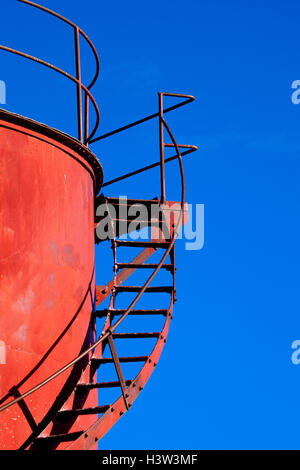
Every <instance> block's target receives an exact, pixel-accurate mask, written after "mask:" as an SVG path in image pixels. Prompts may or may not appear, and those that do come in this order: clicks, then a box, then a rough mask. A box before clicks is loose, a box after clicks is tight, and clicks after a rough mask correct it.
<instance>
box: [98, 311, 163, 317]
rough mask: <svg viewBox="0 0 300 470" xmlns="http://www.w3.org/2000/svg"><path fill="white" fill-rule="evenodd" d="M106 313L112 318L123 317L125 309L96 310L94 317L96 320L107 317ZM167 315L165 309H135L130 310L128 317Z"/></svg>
mask: <svg viewBox="0 0 300 470" xmlns="http://www.w3.org/2000/svg"><path fill="white" fill-rule="evenodd" d="M108 312H110V313H111V314H112V315H113V316H116V315H123V314H124V313H125V312H126V310H125V309H110V310H108V309H104V310H96V312H94V315H95V316H96V317H97V318H104V317H106V316H107V314H108ZM167 314H168V310H166V309H154V310H147V309H144V310H142V309H138V310H137V309H136V310H131V311H130V312H129V314H128V315H163V316H164V317H166V316H167Z"/></svg>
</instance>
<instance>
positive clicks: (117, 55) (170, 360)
mask: <svg viewBox="0 0 300 470" xmlns="http://www.w3.org/2000/svg"><path fill="white" fill-rule="evenodd" d="M43 5H45V6H47V7H49V8H51V9H53V10H56V11H58V12H60V13H61V14H63V15H65V16H67V17H69V18H70V19H71V20H73V21H74V22H76V23H78V24H79V26H80V27H81V28H82V29H83V30H85V31H86V32H87V34H88V35H89V36H90V37H91V39H92V40H93V41H94V43H95V45H96V47H97V49H98V51H99V55H100V59H101V77H100V79H99V81H98V83H97V85H96V87H95V89H94V95H95V97H96V99H97V101H98V103H99V106H100V111H101V127H100V132H101V133H105V132H107V131H109V130H111V129H113V128H116V127H119V126H122V125H124V124H126V123H128V122H131V121H134V120H136V119H139V118H141V117H143V116H144V115H146V114H150V113H153V112H156V111H157V94H156V93H157V91H169V92H175V93H176V92H179V93H180V92H181V93H190V94H193V95H195V96H196V98H197V101H196V102H195V103H193V104H191V105H188V106H187V107H186V108H182V109H181V110H179V111H177V112H175V113H174V114H172V116H171V114H169V115H168V122H169V123H170V125H171V126H172V129H173V130H174V133H175V135H176V138H177V140H178V141H179V142H181V143H190V144H195V145H197V146H198V148H199V150H198V152H197V153H194V154H192V155H190V156H188V157H186V159H185V162H184V164H185V174H186V181H187V195H186V198H187V201H188V202H190V203H192V204H196V203H202V204H204V205H205V244H204V247H203V249H202V250H200V251H186V250H185V245H184V241H179V242H178V249H177V264H178V267H179V270H178V276H177V293H178V298H179V301H178V302H177V304H176V305H175V314H174V317H175V318H174V321H173V323H172V328H171V331H170V337H169V340H168V343H167V347H166V348H165V350H164V352H163V355H162V358H161V361H160V363H159V366H158V368H157V370H156V371H155V373H154V374H153V375H152V377H151V379H150V382H149V383H148V385H147V387H146V388H145V390H144V391H143V393H142V394H141V396H140V397H139V398H138V400H137V401H136V403H135V405H134V407H133V408H132V409H131V410H130V412H129V413H127V414H126V415H125V416H124V417H123V418H122V419H121V420H120V421H119V422H118V424H117V425H116V426H115V427H114V428H113V429H112V430H111V431H110V432H109V434H107V435H106V437H105V438H104V439H103V440H102V447H103V448H105V449H143V448H147V449H253V448H255V449H261V448H262V449H265V448H266V449H289V448H293V449H299V438H298V421H299V418H300V407H299V403H298V400H297V392H298V388H299V385H300V380H299V377H300V365H299V366H296V365H294V364H293V363H292V362H291V354H292V349H291V344H292V342H293V341H294V340H296V339H299V336H300V319H299V311H300V298H299V262H300V248H299V243H298V241H299V235H300V219H299V201H300V194H299V191H300V190H299V177H300V157H299V151H300V132H299V129H300V105H298V106H297V105H295V104H293V103H292V101H291V95H292V91H293V90H292V89H291V84H292V82H293V81H294V80H297V79H300V62H299V58H298V56H299V49H300V39H299V24H298V23H299V21H298V18H299V13H300V7H299V2H297V1H292V0H288V1H286V2H280V1H278V0H273V1H272V2H271V1H269V0H266V1H265V2H259V1H257V0H252V1H245V0H241V1H237V0H235V1H230V0H229V1H227V2H223V1H221V0H218V1H216V0H211V1H209V2H208V1H206V2H205V1H196V0H186V1H184V2H182V1H181V2H179V1H177V0H173V1H172V2H171V1H170V0H168V1H157V0H153V1H152V2H147V3H146V2H138V1H128V2H122V1H120V0H116V1H115V2H102V1H98V0H86V2H84V3H83V2H81V1H79V0H72V1H69V0H64V1H58V0H44V1H43ZM83 5H84V6H85V7H86V10H85V11H83ZM1 20H2V21H1V33H0V36H1V39H0V42H1V43H2V44H5V45H8V46H10V47H15V48H18V49H20V50H22V51H24V52H29V53H31V54H33V55H36V56H38V57H40V58H43V59H45V60H47V61H49V62H52V63H55V64H56V65H57V66H60V67H62V68H64V69H66V70H67V71H69V72H70V73H74V63H73V56H72V52H73V48H72V47H73V46H72V40H73V37H72V32H71V31H70V30H69V29H68V28H65V27H64V26H63V25H61V24H60V23H59V22H58V21H57V20H55V19H52V18H48V17H47V16H46V15H45V14H43V13H41V12H38V11H35V10H34V9H31V8H29V7H26V6H23V5H21V4H19V3H18V2H15V1H11V2H9V3H8V2H6V3H5V7H3V6H2V11H1ZM51 28H54V30H53V31H54V33H55V34H54V35H53V36H51ZM0 64H1V67H0V80H4V81H5V82H6V85H7V104H6V106H5V109H8V110H11V111H13V112H18V113H20V114H23V115H25V116H29V117H32V118H34V119H36V120H39V121H42V122H46V123H47V124H49V125H52V126H54V127H58V128H59V129H62V130H64V131H65V132H69V133H71V134H74V133H75V131H76V126H75V123H76V115H75V112H76V109H75V105H74V99H75V90H74V87H72V85H70V84H69V83H67V82H66V81H65V80H64V79H63V78H61V77H59V76H56V74H54V73H53V72H51V71H48V70H43V69H42V68H40V67H39V66H38V65H36V64H32V63H27V62H26V61H25V60H23V59H21V58H20V59H19V58H15V57H13V56H10V55H9V54H6V53H4V52H2V53H1V59H0ZM84 66H85V69H84V70H85V76H86V80H87V81H88V80H89V77H90V76H91V73H92V68H91V67H90V65H89V60H88V54H87V55H85V54H84ZM41 103H43V105H41ZM93 151H94V152H95V153H96V154H97V156H98V158H99V159H100V161H101V163H102V165H103V168H104V173H105V179H106V180H108V179H111V178H113V177H115V176H118V175H119V174H122V173H123V172H126V171H129V170H131V169H135V168H136V167H139V166H142V165H144V164H147V163H151V162H153V161H156V160H157V158H158V132H157V123H150V124H147V125H144V126H143V127H141V128H140V129H133V130H130V131H128V132H127V133H126V134H124V135H119V136H116V137H112V138H110V139H107V140H106V141H101V142H99V143H97V144H95V145H94V146H93ZM168 171H169V172H170V173H168V174H169V175H171V176H174V179H173V180H170V178H169V180H170V181H169V186H168V190H169V193H168V194H170V195H171V196H170V198H173V197H175V196H176V194H179V190H178V187H177V184H176V177H177V175H178V172H177V168H176V166H175V164H170V165H169V167H168ZM156 183H157V187H156V186H155V185H156ZM106 194H108V195H114V196H117V195H119V194H121V195H124V194H127V195H128V197H146V198H147V197H149V198H152V197H154V196H156V195H159V181H158V173H157V172H155V171H153V172H152V173H149V174H148V175H145V176H139V177H137V178H136V179H134V180H127V182H123V183H120V184H119V185H115V186H114V187H113V186H111V188H110V189H109V191H108V192H107V193H106ZM97 262H98V266H99V265H100V264H101V263H102V258H101V256H100V255H98V254H97ZM99 269H100V268H98V273H99ZM110 272H111V271H110ZM97 276H99V278H100V274H97Z"/></svg>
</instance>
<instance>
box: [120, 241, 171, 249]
mask: <svg viewBox="0 0 300 470" xmlns="http://www.w3.org/2000/svg"><path fill="white" fill-rule="evenodd" d="M116 245H117V246H127V247H133V248H148V247H149V248H165V249H167V248H168V247H169V246H170V243H168V242H154V241H150V242H149V241H143V242H138V241H129V240H116Z"/></svg>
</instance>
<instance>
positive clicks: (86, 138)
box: [0, 0, 100, 146]
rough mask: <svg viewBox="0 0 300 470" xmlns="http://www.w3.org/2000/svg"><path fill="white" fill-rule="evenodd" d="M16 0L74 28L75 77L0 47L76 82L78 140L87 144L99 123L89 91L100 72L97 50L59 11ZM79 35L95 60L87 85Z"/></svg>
mask: <svg viewBox="0 0 300 470" xmlns="http://www.w3.org/2000/svg"><path fill="white" fill-rule="evenodd" d="M18 1H19V2H21V3H25V4H27V5H30V6H33V7H35V8H38V9H39V10H42V11H45V12H46V13H49V14H51V15H53V16H55V17H56V18H58V19H60V20H62V21H64V22H65V23H67V24H69V25H70V26H72V27H73V29H74V33H75V58H76V75H77V76H76V78H75V77H73V76H72V75H71V74H69V73H67V72H65V71H64V70H62V69H59V68H58V67H56V66H54V65H52V64H49V63H48V62H45V61H44V60H41V59H38V58H36V57H34V56H31V55H29V54H25V53H24V52H21V51H18V50H16V49H11V48H9V47H6V46H2V45H0V49H2V50H4V51H6V52H11V53H13V54H16V55H19V56H21V57H24V58H26V59H29V60H33V61H35V62H37V63H39V64H41V65H44V66H46V67H48V68H50V69H52V70H54V71H56V72H58V73H60V74H62V75H64V76H65V77H66V78H68V79H69V80H72V81H73V82H75V83H76V85H77V114H78V115H77V119H78V140H80V141H81V142H82V143H84V144H85V145H87V146H88V144H89V142H90V141H91V139H92V138H93V137H94V135H95V134H96V132H97V129H98V127H99V124H100V111H99V108H98V105H97V103H96V100H95V99H94V97H93V96H92V94H91V92H90V89H91V88H92V87H93V85H94V84H95V83H96V81H97V78H98V76H99V72H100V60H99V56H98V53H97V50H96V48H95V46H94V44H93V43H92V41H91V40H90V39H89V37H88V36H87V35H86V33H85V32H84V31H82V29H80V28H79V27H78V26H77V25H76V24H75V23H73V22H72V21H70V20H68V19H67V18H65V17H63V16H62V15H60V14H59V13H56V12H54V11H52V10H50V9H49V8H46V7H44V6H42V5H39V4H37V3H34V2H31V1H29V0H18ZM79 35H82V37H83V38H84V39H85V40H86V41H87V43H88V44H89V46H90V48H91V49H92V52H93V54H94V57H95V60H96V72H95V75H94V77H93V79H92V81H91V83H90V84H89V85H88V86H85V85H83V83H82V81H81V64H80V45H79ZM82 91H84V93H85V112H84V119H85V133H84V134H85V135H84V137H83V126H82V120H83V109H82V95H81V94H82ZM89 99H90V100H91V101H92V103H93V107H94V109H95V112H96V123H95V125H94V128H93V130H92V132H91V133H90V134H89Z"/></svg>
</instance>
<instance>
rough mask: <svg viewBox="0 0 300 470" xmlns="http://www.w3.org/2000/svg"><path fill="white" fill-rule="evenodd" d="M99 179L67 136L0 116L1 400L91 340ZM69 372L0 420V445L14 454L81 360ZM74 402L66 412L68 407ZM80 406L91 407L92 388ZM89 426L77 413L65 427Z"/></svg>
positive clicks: (81, 370)
mask: <svg viewBox="0 0 300 470" xmlns="http://www.w3.org/2000/svg"><path fill="white" fill-rule="evenodd" d="M102 177H103V172H102V168H101V165H100V164H99V162H98V160H97V159H96V157H95V156H94V155H93V154H92V153H91V152H90V151H89V150H88V149H87V148H86V147H85V146H83V145H82V144H81V143H80V142H79V141H77V140H76V139H73V138H71V137H70V136H67V135H65V134H63V133H61V132H59V131H56V130H54V129H51V128H49V127H47V126H44V125H41V124H39V123H36V122H34V121H31V120H28V119H25V118H22V117H21V116H17V115H14V114H12V113H8V112H6V111H0V194H1V196H0V200H1V205H0V221H1V222H0V223H1V230H0V279H1V291H0V311H1V315H0V346H1V347H0V399H1V398H2V404H3V403H5V402H6V401H7V400H11V399H12V398H13V397H17V396H18V394H23V393H24V392H26V391H27V390H28V389H30V388H32V387H33V386H35V385H37V384H38V383H39V382H41V381H43V380H44V379H45V378H46V377H48V376H49V375H51V374H52V373H53V372H55V371H57V370H58V369H59V368H61V367H62V366H63V365H64V364H66V363H67V362H68V361H70V360H72V359H73V358H74V357H76V356H77V355H78V354H79V353H80V351H81V350H82V348H85V347H86V346H88V345H90V344H91V343H92V342H93V341H94V339H95V338H94V335H95V332H94V328H93V324H92V322H91V312H92V310H93V307H94V302H95V289H94V276H95V265H94V196H95V194H96V193H97V192H98V191H99V189H100V187H101V184H102ZM85 360H88V358H87V359H85ZM75 369H76V368H75ZM76 370H77V371H76ZM76 370H75V371H74V369H73V370H72V369H69V370H67V371H66V372H64V373H63V374H61V375H59V376H58V377H57V378H56V379H54V380H53V381H51V382H50V383H49V384H47V385H46V386H44V387H42V388H41V389H40V390H38V391H37V392H35V393H34V394H32V395H30V396H28V397H27V398H26V399H25V400H22V401H20V402H19V403H18V404H16V405H14V406H12V407H10V408H8V409H6V410H5V411H4V412H2V413H1V414H0V428H1V431H2V432H1V433H0V448H1V449H17V448H19V447H20V446H21V445H22V443H23V442H24V441H25V440H26V438H27V437H28V436H29V435H30V434H31V433H32V432H34V430H35V428H36V426H38V425H39V423H40V422H41V421H43V420H45V419H47V413H48V412H49V410H50V409H51V407H52V406H55V403H57V405H58V406H59V403H60V402H61V401H62V402H63V400H64V399H65V397H68V393H69V390H71V388H72V383H73V382H74V383H76V382H77V381H78V376H79V375H80V374H86V373H87V371H86V370H85V365H84V364H79V366H78V367H77V369H76ZM91 380H93V378H91ZM73 399H74V397H73V396H72V395H70V396H69V398H67V401H66V402H65V406H66V407H67V406H68V405H69V406H70V404H71V407H72V405H74V403H72V400H73ZM87 404H89V405H90V406H95V405H96V404H97V392H96V391H93V392H91V393H90V394H89V396H88V398H87ZM45 417H46V418H45ZM93 420H94V418H93V417H89V416H82V417H81V418H80V419H79V420H77V421H76V423H75V425H74V426H76V428H74V429H73V430H75V431H76V430H77V429H79V427H81V426H82V427H83V428H86V427H88V426H89V423H92V422H93ZM44 424H46V421H44ZM48 431H49V429H48ZM71 431H72V430H71Z"/></svg>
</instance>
